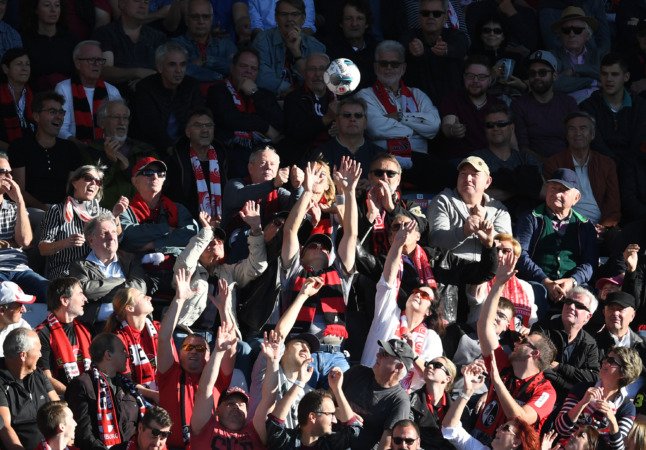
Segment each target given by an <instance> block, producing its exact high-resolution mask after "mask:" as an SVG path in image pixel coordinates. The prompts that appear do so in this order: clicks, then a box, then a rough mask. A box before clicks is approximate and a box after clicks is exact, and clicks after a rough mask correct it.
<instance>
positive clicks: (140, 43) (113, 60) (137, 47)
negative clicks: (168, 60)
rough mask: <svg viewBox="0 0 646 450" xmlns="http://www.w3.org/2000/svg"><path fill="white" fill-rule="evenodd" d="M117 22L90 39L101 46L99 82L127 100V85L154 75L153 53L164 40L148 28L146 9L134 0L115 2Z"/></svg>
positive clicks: (128, 88)
mask: <svg viewBox="0 0 646 450" xmlns="http://www.w3.org/2000/svg"><path fill="white" fill-rule="evenodd" d="M118 6H119V11H120V13H121V15H120V16H119V19H117V20H114V21H112V22H110V23H109V24H107V25H104V26H102V27H99V28H97V30H96V31H95V32H94V39H96V40H97V41H99V42H101V48H102V49H103V57H104V58H105V59H106V62H105V67H104V69H103V78H104V79H105V80H106V81H109V82H110V83H113V84H115V85H117V87H118V88H119V90H120V91H121V93H122V94H124V95H125V96H126V97H129V95H128V94H132V92H133V91H132V89H131V88H130V87H129V86H130V85H129V83H130V82H133V85H134V83H137V82H138V81H139V80H142V79H143V78H146V77H147V76H149V75H154V74H155V59H156V58H155V50H156V49H157V48H158V47H159V46H160V45H162V44H163V43H164V42H165V41H166V36H165V35H164V34H163V33H162V32H161V31H158V30H156V29H154V28H152V27H151V26H149V25H145V23H146V21H147V19H148V14H149V12H148V6H147V5H145V4H143V3H141V2H139V1H138V0H118Z"/></svg>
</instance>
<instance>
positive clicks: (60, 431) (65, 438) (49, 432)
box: [36, 400, 76, 450]
mask: <svg viewBox="0 0 646 450" xmlns="http://www.w3.org/2000/svg"><path fill="white" fill-rule="evenodd" d="M36 422H37V423H38V430H39V431H40V432H41V434H42V435H43V440H42V441H41V442H40V443H39V444H38V447H36V450H50V449H51V450H65V449H69V448H71V446H72V444H73V443H74V434H75V431H76V421H75V420H74V415H73V413H72V410H71V409H69V408H68V407H67V402H65V401H62V400H58V401H52V402H49V403H45V404H44V405H43V406H41V407H40V408H39V409H38V414H37V415H36Z"/></svg>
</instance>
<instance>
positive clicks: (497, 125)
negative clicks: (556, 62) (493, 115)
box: [485, 120, 511, 130]
mask: <svg viewBox="0 0 646 450" xmlns="http://www.w3.org/2000/svg"><path fill="white" fill-rule="evenodd" d="M509 125H511V121H510V120H499V121H498V122H485V127H487V128H488V129H490V130H493V129H494V128H505V127H507V126H509Z"/></svg>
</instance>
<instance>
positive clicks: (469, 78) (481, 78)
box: [464, 73, 491, 81]
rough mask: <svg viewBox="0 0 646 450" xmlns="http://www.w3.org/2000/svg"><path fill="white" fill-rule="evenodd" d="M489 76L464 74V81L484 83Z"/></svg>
mask: <svg viewBox="0 0 646 450" xmlns="http://www.w3.org/2000/svg"><path fill="white" fill-rule="evenodd" d="M490 76H491V75H488V74H485V73H465V74H464V79H465V80H467V81H474V80H478V81H485V80H488V79H489V77H490Z"/></svg>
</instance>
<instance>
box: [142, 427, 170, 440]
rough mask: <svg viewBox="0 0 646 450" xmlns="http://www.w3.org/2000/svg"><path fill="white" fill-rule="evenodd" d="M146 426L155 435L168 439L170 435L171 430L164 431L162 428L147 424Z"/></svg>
mask: <svg viewBox="0 0 646 450" xmlns="http://www.w3.org/2000/svg"><path fill="white" fill-rule="evenodd" d="M146 428H148V429H149V430H150V433H151V434H152V435H153V436H155V437H160V438H162V439H168V436H170V431H162V430H158V429H157V428H153V427H149V426H147V427H146Z"/></svg>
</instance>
